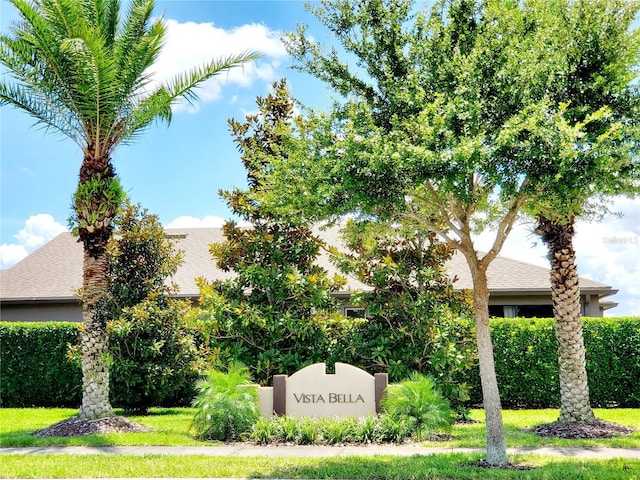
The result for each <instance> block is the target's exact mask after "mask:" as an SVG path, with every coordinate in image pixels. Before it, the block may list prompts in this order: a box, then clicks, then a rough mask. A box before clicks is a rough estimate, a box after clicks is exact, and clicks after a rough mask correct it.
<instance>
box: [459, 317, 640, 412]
mask: <svg viewBox="0 0 640 480" xmlns="http://www.w3.org/2000/svg"><path fill="white" fill-rule="evenodd" d="M491 337H492V340H493V349H494V355H495V363H496V375H497V377H498V387H499V388H500V398H501V400H502V405H503V406H504V407H507V408H548V407H559V406H560V385H559V383H558V375H559V367H558V356H557V355H558V353H557V348H558V343H557V341H556V337H555V325H554V320H553V319H548V318H542V319H536V318H533V319H532V318H515V319H492V320H491ZM583 337H584V342H585V351H586V359H587V377H588V379H589V396H590V400H591V405H592V406H593V407H604V408H607V407H628V408H638V407H640V318H639V317H623V318H583ZM461 380H464V381H467V382H468V383H469V384H470V385H471V403H472V404H476V405H478V404H481V403H482V390H481V387H480V374H479V372H478V368H477V367H476V368H474V369H473V370H471V371H470V372H469V374H468V375H465V376H464V377H463V378H461Z"/></svg>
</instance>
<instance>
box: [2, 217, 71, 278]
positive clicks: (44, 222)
mask: <svg viewBox="0 0 640 480" xmlns="http://www.w3.org/2000/svg"><path fill="white" fill-rule="evenodd" d="M66 230H67V229H66V228H65V227H64V226H63V225H61V224H60V223H58V222H56V220H55V219H54V218H53V216H51V215H49V214H48V213H39V214H37V215H32V216H30V217H29V218H28V220H27V221H26V222H25V224H24V228H23V229H22V230H20V231H19V232H18V233H16V234H15V235H14V237H15V238H16V240H18V243H17V244H16V243H12V244H7V243H5V244H2V245H0V267H1V268H9V267H11V266H12V265H14V264H15V263H17V262H19V261H20V260H22V259H23V258H24V257H26V256H27V255H28V254H30V253H31V252H33V251H34V250H36V249H37V248H39V247H41V246H42V245H44V244H45V243H47V242H48V241H49V240H51V239H52V238H53V237H55V236H56V235H58V234H59V233H62V232H64V231H66Z"/></svg>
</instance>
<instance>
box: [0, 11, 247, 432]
mask: <svg viewBox="0 0 640 480" xmlns="http://www.w3.org/2000/svg"><path fill="white" fill-rule="evenodd" d="M10 2H11V3H12V4H13V5H14V6H15V7H16V9H17V10H18V13H19V15H20V20H19V21H18V22H17V23H16V24H14V25H13V26H12V28H11V32H10V34H4V33H2V34H1V35H0V62H2V65H4V67H6V69H7V70H8V71H9V73H10V77H9V78H8V79H2V80H1V81H0V106H4V105H11V106H14V107H16V108H19V109H21V110H24V111H25V112H27V113H29V114H30V115H32V116H33V117H35V119H36V120H37V121H38V122H39V123H41V124H43V125H45V126H46V127H48V128H50V129H51V130H53V131H56V132H58V133H62V134H63V135H64V136H66V137H68V138H70V139H72V140H73V141H74V142H75V143H76V144H78V145H79V146H80V148H81V149H82V152H83V160H82V164H81V166H80V175H79V181H78V188H77V190H76V192H75V194H74V203H73V208H74V213H73V219H74V221H75V226H76V231H77V234H78V236H79V240H80V241H81V242H82V243H83V246H84V263H83V284H82V290H81V299H82V302H83V331H82V375H83V398H82V406H81V408H80V418H81V419H85V420H90V419H97V418H102V417H105V416H110V415H112V409H111V405H110V403H109V372H108V366H107V363H106V360H105V359H106V355H105V354H106V353H107V352H106V348H107V338H106V332H105V322H106V320H107V319H106V318H105V317H106V313H105V312H104V311H103V310H104V309H102V308H101V303H102V304H104V302H103V301H102V298H103V296H104V290H105V285H106V276H105V268H106V251H105V249H106V244H107V241H108V240H109V238H110V236H111V234H112V231H113V218H114V216H115V214H116V211H117V209H118V207H119V205H120V203H121V202H122V198H123V193H122V188H121V187H120V184H119V181H118V178H117V177H116V174H115V170H114V168H113V165H112V162H111V155H112V154H113V151H114V149H115V148H116V147H117V146H118V145H120V144H123V143H126V142H128V141H131V140H132V139H134V138H135V137H136V135H137V134H139V133H141V132H142V131H143V130H144V129H145V128H146V127H148V126H149V125H150V124H151V122H152V121H154V120H156V119H162V120H165V121H166V122H170V120H171V106H172V104H173V103H174V102H175V101H176V100H178V99H180V98H186V99H187V100H188V101H190V102H192V101H195V100H196V99H197V96H196V93H195V91H194V89H195V88H196V87H197V86H198V85H199V84H201V83H202V82H203V81H205V80H207V79H208V78H210V77H212V76H214V75H216V74H218V73H220V72H222V71H225V70H228V69H230V68H233V67H235V66H238V65H240V64H242V63H243V62H247V61H251V60H254V59H256V58H257V57H258V55H257V54H256V53H253V52H245V53H243V54H240V55H237V56H229V57H227V58H224V59H221V60H213V61H212V62H211V63H208V64H205V65H202V66H200V67H198V68H194V69H193V70H191V71H190V72H187V73H185V74H182V75H179V76H176V77H175V78H174V79H173V80H172V81H171V82H168V83H166V84H162V85H159V86H154V84H152V83H151V80H152V78H151V72H150V69H149V67H150V66H151V65H153V64H154V62H155V61H156V60H157V58H158V55H159V54H160V52H161V49H162V46H163V42H164V41H165V34H166V27H165V24H164V22H163V20H162V19H158V20H154V21H152V19H151V15H152V12H153V9H154V0H132V1H131V3H130V6H129V8H128V11H127V12H126V16H125V17H124V19H123V20H122V21H121V19H120V13H121V6H120V2H119V0H31V1H28V0H10Z"/></svg>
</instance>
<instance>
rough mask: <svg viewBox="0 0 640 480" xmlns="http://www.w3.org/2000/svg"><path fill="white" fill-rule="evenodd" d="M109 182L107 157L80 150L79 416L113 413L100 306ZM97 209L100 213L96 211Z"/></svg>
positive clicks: (115, 203)
mask: <svg viewBox="0 0 640 480" xmlns="http://www.w3.org/2000/svg"><path fill="white" fill-rule="evenodd" d="M87 182H94V184H97V185H99V187H98V188H91V189H86V188H83V185H84V184H86V183H87ZM114 182H117V179H116V177H115V172H114V170H113V167H112V165H111V161H110V158H108V157H102V158H95V156H92V155H85V158H84V161H83V163H82V167H81V168H80V180H79V183H78V190H77V192H76V196H75V204H74V209H75V214H76V222H77V226H78V234H79V237H80V241H82V243H83V248H84V257H83V266H82V268H83V271H82V294H81V300H82V321H83V325H82V336H81V339H82V340H81V341H82V406H81V407H80V413H79V417H80V418H81V419H83V420H94V419H98V418H104V417H109V416H112V415H113V409H112V408H111V403H110V402H109V365H108V361H109V360H108V338H107V331H106V323H107V320H108V318H106V316H107V314H106V312H105V311H104V308H103V307H104V297H105V294H106V289H107V242H108V241H109V238H110V237H111V234H112V232H113V218H114V217H115V213H116V211H117V209H118V208H119V201H120V199H119V197H118V196H117V195H115V196H113V195H112V194H109V193H107V190H108V189H109V187H111V186H112V185H113V183H114ZM87 192H88V193H87ZM101 206H102V207H104V208H101ZM100 211H102V212H103V213H101V214H98V212H100Z"/></svg>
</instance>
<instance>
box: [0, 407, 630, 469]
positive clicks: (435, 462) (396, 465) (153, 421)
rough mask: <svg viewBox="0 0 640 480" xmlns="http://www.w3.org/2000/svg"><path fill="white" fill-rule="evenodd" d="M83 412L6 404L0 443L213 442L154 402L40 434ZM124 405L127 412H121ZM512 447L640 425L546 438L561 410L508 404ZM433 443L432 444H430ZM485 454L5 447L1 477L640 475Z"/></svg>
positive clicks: (605, 464) (625, 417)
mask: <svg viewBox="0 0 640 480" xmlns="http://www.w3.org/2000/svg"><path fill="white" fill-rule="evenodd" d="M76 413H77V411H76V410H71V409H0V445H1V446H3V447H8V446H51V445H89V446H97V445H175V446H185V445H211V446H212V447H213V448H215V446H216V445H218V444H216V443H204V442H199V441H196V440H194V439H193V438H192V437H191V436H190V434H189V425H190V422H191V419H192V418H193V414H194V410H193V409H154V410H152V411H151V414H150V415H148V416H143V417H131V418H132V419H133V420H135V421H137V422H139V423H142V424H145V425H148V426H150V427H153V428H154V431H153V432H148V433H137V434H113V435H90V436H85V437H80V438H36V437H33V436H32V435H31V433H32V432H33V431H35V430H38V429H40V428H44V427H46V426H49V425H51V424H53V423H56V422H58V421H60V420H64V419H65V418H69V417H71V416H73V415H75V414H76ZM120 413H121V412H120ZM595 413H596V415H597V416H598V418H601V419H604V420H608V421H612V422H616V423H619V424H623V425H628V426H632V427H636V428H638V427H640V409H618V410H599V409H597V410H596V411H595ZM503 414H504V427H505V438H506V443H507V446H508V447H518V446H527V447H535V446H556V447H594V446H602V447H625V448H640V432H634V433H633V434H631V435H629V436H626V437H618V438H613V439H607V440H560V439H543V438H540V437H538V436H536V435H534V434H531V433H527V432H525V431H523V430H522V429H524V428H526V427H531V426H535V425H537V424H540V423H548V422H552V421H554V420H555V419H556V418H557V415H558V411H557V410H505V411H504V412H503ZM472 418H473V419H474V420H476V421H477V423H471V424H462V425H456V426H455V427H454V428H453V431H452V435H453V439H452V440H450V441H447V442H437V443H425V445H426V446H451V447H484V445H485V428H484V423H483V422H482V418H483V412H482V411H478V410H474V411H472ZM425 451H427V450H425ZM480 458H481V455H472V454H457V453H456V454H447V455H433V456H422V455H419V456H412V457H387V456H377V457H333V458H266V457H265V458H262V457H260V458H237V457H234V458H230V457H211V456H169V455H167V456H163V455H145V456H135V455H74V456H70V455H51V454H39V455H38V456H37V462H36V461H34V457H33V456H29V455H2V457H1V463H2V468H1V469H0V478H62V477H66V478H81V477H86V475H87V472H91V476H92V477H96V478H98V477H103V478H108V477H120V478H127V477H130V478H135V477H171V476H173V477H193V478H204V477H209V478H215V477H245V478H246V477H250V478H292V479H296V478H341V479H374V478H375V479H381V478H388V479H396V478H397V479H422V478H424V479H427V478H436V479H481V478H482V479H486V478H488V479H512V478H515V479H562V480H567V479H573V478H585V479H595V480H600V479H602V480H605V479H607V480H608V479H618V478H619V479H636V480H637V479H640V460H629V459H613V460H587V461H584V460H577V459H566V458H559V457H544V456H536V455H514V456H510V461H511V462H513V463H515V464H518V465H526V466H529V467H532V469H531V470H498V469H491V470H488V469H483V468H478V467H474V466H472V464H473V463H474V462H477V461H478V460H479V459H480Z"/></svg>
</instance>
